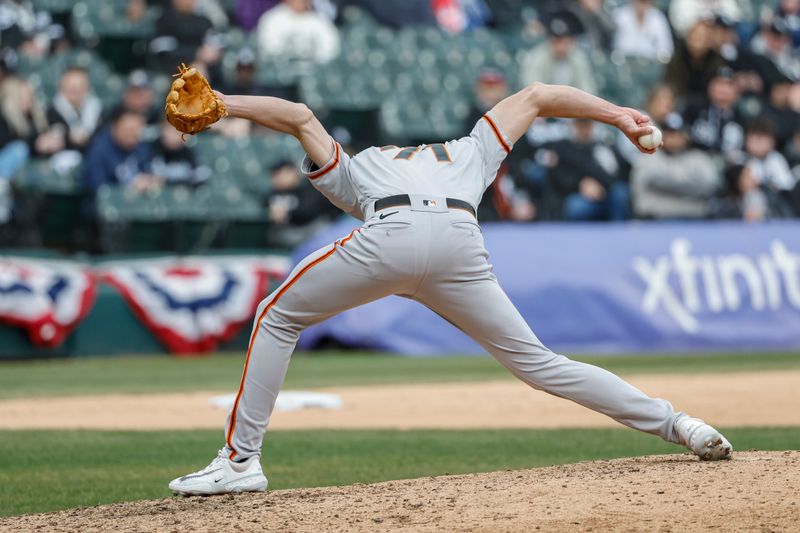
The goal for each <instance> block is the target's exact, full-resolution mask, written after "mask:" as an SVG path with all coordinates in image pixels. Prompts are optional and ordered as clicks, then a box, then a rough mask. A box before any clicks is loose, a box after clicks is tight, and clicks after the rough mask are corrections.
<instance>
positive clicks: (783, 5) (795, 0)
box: [775, 0, 800, 48]
mask: <svg viewBox="0 0 800 533" xmlns="http://www.w3.org/2000/svg"><path fill="white" fill-rule="evenodd" d="M775 16H776V17H779V18H781V19H783V20H785V21H786V26H788V28H789V31H790V32H791V35H792V46H794V47H795V48H800V0H781V2H780V4H779V5H778V8H777V9H776V10H775Z"/></svg>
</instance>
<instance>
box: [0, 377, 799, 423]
mask: <svg viewBox="0 0 800 533" xmlns="http://www.w3.org/2000/svg"><path fill="white" fill-rule="evenodd" d="M627 378H628V379H630V381H631V383H633V384H634V385H635V386H637V387H640V388H641V389H642V390H644V391H646V392H647V393H649V394H651V395H654V396H661V397H665V398H670V400H671V401H672V402H673V405H674V406H675V408H676V409H678V410H685V411H687V412H690V413H702V416H703V418H704V419H705V420H706V421H708V422H710V423H712V424H715V425H718V426H728V427H732V426H736V427H743V426H800V410H797V409H794V408H793V406H796V405H800V388H798V387H797V383H800V370H798V369H794V370H779V371H761V372H755V371H753V372H741V373H738V372H737V373H721V374H711V373H703V374H652V375H638V376H627ZM316 390H319V391H323V392H332V393H335V394H338V395H340V396H341V398H342V401H343V408H342V409H340V410H328V409H324V410H323V409H310V410H303V411H296V412H276V413H275V414H274V415H273V418H272V421H271V423H270V431H274V430H281V429H484V428H485V429H489V428H491V429H501V428H512V429H513V428H517V429H520V428H531V429H537V428H538V429H547V428H594V427H619V425H618V424H617V423H616V422H614V421H613V420H611V419H610V418H607V417H605V416H603V415H600V414H598V413H595V412H593V411H590V410H588V409H585V408H583V407H580V406H578V405H577V404H573V403H571V402H565V401H563V400H561V399H558V398H555V397H553V396H550V395H548V394H545V393H543V392H540V391H536V390H533V389H530V388H529V387H527V386H525V385H524V384H522V383H521V382H518V381H515V380H512V379H506V380H498V381H484V382H465V383H457V382H453V383H439V384H432V383H420V384H405V385H363V386H348V387H335V388H326V389H316ZM218 394H219V391H200V392H188V393H169V394H167V393H158V394H114V395H101V396H97V395H95V396H62V397H43V398H17V399H11V400H2V401H0V429H115V430H145V431H146V430H163V429H175V430H178V429H219V428H222V427H223V425H224V423H225V416H226V414H227V412H226V411H225V410H223V409H218V408H214V407H212V406H211V405H210V403H209V399H210V398H211V397H213V396H216V395H218Z"/></svg>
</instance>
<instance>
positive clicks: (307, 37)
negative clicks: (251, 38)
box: [256, 0, 340, 63]
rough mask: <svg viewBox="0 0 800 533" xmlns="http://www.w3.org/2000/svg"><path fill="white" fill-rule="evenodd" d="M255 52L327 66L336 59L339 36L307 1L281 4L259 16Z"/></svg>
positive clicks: (298, 0) (331, 25)
mask: <svg viewBox="0 0 800 533" xmlns="http://www.w3.org/2000/svg"><path fill="white" fill-rule="evenodd" d="M256 32H257V38H258V47H259V51H260V52H261V53H262V54H263V55H265V56H268V57H277V56H281V57H284V58H289V59H299V60H306V61H312V62H315V63H327V62H328V61H330V60H331V59H333V58H334V57H336V56H337V55H339V46H340V43H339V32H338V30H337V29H336V26H334V25H333V24H332V23H331V21H330V20H328V19H326V18H325V17H323V16H322V15H320V14H318V13H316V12H314V11H313V10H312V9H311V2H310V1H309V0H283V2H282V3H281V4H280V5H278V6H275V7H274V8H272V9H270V10H269V11H267V12H266V13H264V14H263V15H262V16H261V19H260V20H259V22H258V28H257V30H256Z"/></svg>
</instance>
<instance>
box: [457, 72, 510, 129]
mask: <svg viewBox="0 0 800 533" xmlns="http://www.w3.org/2000/svg"><path fill="white" fill-rule="evenodd" d="M508 95H509V92H508V81H507V80H506V76H505V74H503V72H502V71H500V70H498V69H495V68H486V69H483V70H482V71H481V73H480V74H479V75H478V78H477V80H476V81H475V97H474V99H473V102H472V108H471V110H470V112H469V115H467V119H466V120H465V122H464V132H465V134H469V132H470V131H472V128H474V127H475V123H476V122H478V121H479V120H480V119H481V117H482V116H483V115H485V114H486V112H487V111H489V110H490V109H491V108H493V107H494V106H495V105H496V104H497V103H498V102H500V101H501V100H502V99H503V98H505V97H506V96H508Z"/></svg>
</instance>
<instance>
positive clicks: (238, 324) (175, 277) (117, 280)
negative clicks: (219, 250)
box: [102, 256, 289, 354]
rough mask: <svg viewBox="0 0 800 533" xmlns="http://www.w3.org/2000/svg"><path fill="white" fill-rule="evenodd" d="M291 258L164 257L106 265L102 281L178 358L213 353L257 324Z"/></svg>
mask: <svg viewBox="0 0 800 533" xmlns="http://www.w3.org/2000/svg"><path fill="white" fill-rule="evenodd" d="M288 270H289V260H288V258H285V257H280V256H267V257H263V256H262V257H250V256H224V257H197V258H162V259H149V260H140V261H125V262H120V263H107V264H105V265H103V266H102V272H103V274H102V279H103V280H104V281H106V282H108V283H110V284H112V285H113V286H115V287H116V288H117V289H118V290H119V292H120V293H121V294H122V296H123V297H124V298H125V300H126V301H127V302H128V304H129V305H130V307H131V309H132V310H133V312H134V314H135V315H136V316H137V317H138V318H139V319H140V320H141V321H142V322H143V323H144V324H145V325H146V326H147V328H148V329H149V330H150V331H151V332H152V333H153V334H154V335H155V336H156V337H157V338H158V339H159V340H160V341H161V343H162V344H164V346H165V347H166V348H167V349H168V350H169V351H170V352H173V353H176V354H191V353H201V352H209V351H213V350H215V349H216V347H217V344H218V343H219V342H224V341H227V340H230V339H231V338H233V337H234V336H235V335H236V334H237V333H238V332H239V331H240V330H241V328H242V327H243V326H244V325H245V324H250V323H251V322H252V320H253V313H254V312H255V310H256V307H257V306H258V303H259V302H260V301H261V300H262V299H263V298H264V297H265V296H266V295H267V292H268V290H269V287H270V282H271V281H272V280H276V281H280V280H282V279H283V278H284V277H285V276H286V274H287V272H288Z"/></svg>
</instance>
